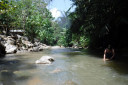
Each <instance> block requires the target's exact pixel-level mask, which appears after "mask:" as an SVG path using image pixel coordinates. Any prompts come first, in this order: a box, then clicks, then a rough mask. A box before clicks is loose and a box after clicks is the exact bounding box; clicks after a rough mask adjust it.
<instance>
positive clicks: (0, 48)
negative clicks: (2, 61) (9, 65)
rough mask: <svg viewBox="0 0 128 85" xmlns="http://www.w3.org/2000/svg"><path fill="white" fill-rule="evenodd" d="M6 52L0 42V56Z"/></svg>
mask: <svg viewBox="0 0 128 85" xmlns="http://www.w3.org/2000/svg"><path fill="white" fill-rule="evenodd" d="M5 54H6V51H5V46H4V45H3V44H1V43H0V57H3V56H4V55H5Z"/></svg>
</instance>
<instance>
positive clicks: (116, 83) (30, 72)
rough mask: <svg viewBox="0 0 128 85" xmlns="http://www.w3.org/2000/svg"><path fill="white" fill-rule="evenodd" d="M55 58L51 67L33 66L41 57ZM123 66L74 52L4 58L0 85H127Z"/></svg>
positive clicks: (127, 70)
mask: <svg viewBox="0 0 128 85" xmlns="http://www.w3.org/2000/svg"><path fill="white" fill-rule="evenodd" d="M44 55H48V56H53V57H54V58H55V62H53V63H52V64H51V65H43V64H35V63H34V62H35V61H36V60H37V59H39V58H40V57H41V56H44ZM127 84H128V69H127V65H126V64H124V62H118V61H109V62H105V63H104V62H103V61H102V59H101V58H99V57H96V56H94V55H89V54H86V53H84V52H81V51H79V50H73V49H66V48H65V49H51V50H45V51H43V52H38V53H36V52H35V53H34V52H33V53H20V54H14V55H7V56H6V58H4V59H1V60H0V85H127Z"/></svg>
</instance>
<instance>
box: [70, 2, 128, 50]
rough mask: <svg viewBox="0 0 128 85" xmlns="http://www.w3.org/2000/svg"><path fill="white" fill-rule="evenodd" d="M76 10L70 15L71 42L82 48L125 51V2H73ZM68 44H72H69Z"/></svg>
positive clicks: (126, 3) (126, 14)
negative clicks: (112, 48)
mask: <svg viewBox="0 0 128 85" xmlns="http://www.w3.org/2000/svg"><path fill="white" fill-rule="evenodd" d="M72 1H73V2H74V5H75V6H76V9H75V12H73V13H70V14H69V17H70V18H71V27H70V33H71V35H72V41H75V43H76V42H77V43H78V45H80V46H82V47H86V46H89V47H90V48H99V47H100V48H104V47H106V46H107V44H112V45H113V47H115V48H117V49H120V48H127V47H128V45H127V43H128V42H127V41H128V38H127V36H128V31H127V27H128V13H127V11H126V10H127V9H128V7H127V5H128V1H127V0H123V1H121V0H72ZM72 41H71V42H72Z"/></svg>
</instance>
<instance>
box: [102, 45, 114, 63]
mask: <svg viewBox="0 0 128 85" xmlns="http://www.w3.org/2000/svg"><path fill="white" fill-rule="evenodd" d="M114 56H115V51H114V49H113V48H112V47H111V45H108V47H107V48H106V49H105V50H104V57H103V60H104V61H106V60H112V59H113V58H114Z"/></svg>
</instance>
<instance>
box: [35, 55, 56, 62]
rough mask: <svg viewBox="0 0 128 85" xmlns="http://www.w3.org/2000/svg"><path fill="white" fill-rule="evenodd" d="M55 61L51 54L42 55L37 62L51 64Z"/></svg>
mask: <svg viewBox="0 0 128 85" xmlns="http://www.w3.org/2000/svg"><path fill="white" fill-rule="evenodd" d="M53 61H54V58H53V57H51V56H42V57H41V58H40V59H39V60H36V61H35V63H36V64H51V63H52V62H53Z"/></svg>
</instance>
